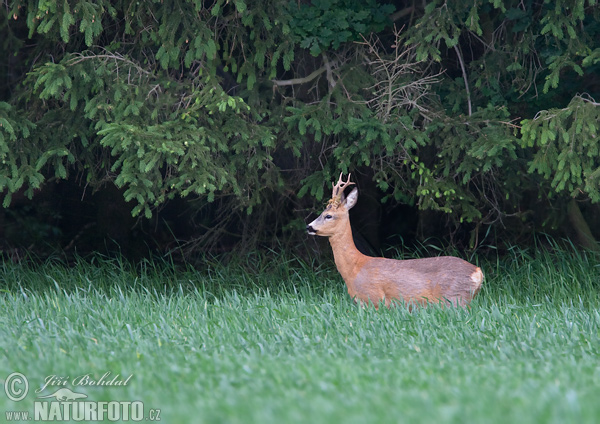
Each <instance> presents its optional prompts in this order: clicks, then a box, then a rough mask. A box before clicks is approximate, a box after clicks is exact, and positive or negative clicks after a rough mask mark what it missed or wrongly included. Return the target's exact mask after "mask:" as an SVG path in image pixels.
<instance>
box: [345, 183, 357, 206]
mask: <svg viewBox="0 0 600 424" xmlns="http://www.w3.org/2000/svg"><path fill="white" fill-rule="evenodd" d="M357 200H358V189H357V188H356V187H354V189H353V190H352V191H351V192H350V194H349V195H348V196H346V198H345V199H344V206H345V207H346V210H350V209H352V207H353V206H354V205H356V201H357Z"/></svg>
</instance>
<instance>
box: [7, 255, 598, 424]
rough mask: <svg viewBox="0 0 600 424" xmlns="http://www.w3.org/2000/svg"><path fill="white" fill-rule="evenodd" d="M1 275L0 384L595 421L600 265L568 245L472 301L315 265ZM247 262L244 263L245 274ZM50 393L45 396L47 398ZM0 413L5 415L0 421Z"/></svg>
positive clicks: (234, 408) (334, 413)
mask: <svg viewBox="0 0 600 424" xmlns="http://www.w3.org/2000/svg"><path fill="white" fill-rule="evenodd" d="M247 261H250V265H251V266H247V265H248V263H246V266H244V267H242V266H234V265H231V266H229V267H225V266H222V265H220V264H218V263H213V264H209V265H207V267H206V268H205V269H200V270H193V269H189V268H177V267H174V266H172V265H171V264H168V263H160V262H150V261H148V262H143V263H142V264H140V265H139V266H136V267H134V266H131V265H129V264H127V263H125V262H122V261H119V260H115V259H106V258H105V259H96V260H94V261H91V262H90V261H79V262H78V263H76V264H75V265H74V266H73V267H65V266H63V265H62V264H60V263H53V262H48V263H45V264H42V265H28V266H22V265H13V264H9V263H4V264H3V265H2V268H1V269H0V274H1V275H0V278H1V279H2V281H3V289H2V292H1V295H0V355H1V356H2V360H1V361H0V379H3V378H5V377H6V376H7V375H8V374H10V373H12V372H15V371H19V372H21V373H23V374H25V375H26V376H27V377H28V379H29V381H30V385H31V389H30V393H29V395H28V396H27V398H26V399H24V400H22V401H20V402H12V401H10V400H8V399H7V398H6V397H4V396H2V393H1V392H0V399H1V400H0V414H1V415H0V416H1V417H2V418H4V415H3V414H4V412H5V411H12V410H32V405H33V403H34V401H35V399H36V396H38V395H39V394H36V393H35V392H34V391H33V390H34V388H36V387H37V388H39V386H40V385H41V384H42V382H43V381H44V378H46V377H47V376H49V375H57V376H69V377H70V378H71V379H72V378H74V377H75V376H78V375H83V374H86V373H89V374H91V375H93V376H96V377H98V376H101V375H102V374H103V373H105V372H107V371H108V372H111V373H112V375H116V374H117V373H118V374H120V375H122V376H129V375H131V374H133V377H132V378H131V380H130V382H129V384H128V385H127V386H124V387H74V386H72V385H68V387H69V388H71V389H72V390H74V391H79V392H84V393H86V394H87V395H88V400H94V401H95V400H117V401H131V400H141V401H143V402H144V405H145V406H146V408H159V409H161V411H162V415H161V416H162V421H163V422H168V423H180V422H207V423H209V422H210V423H212V422H228V423H229V422H233V423H235V422H239V423H248V422H261V423H263V422H266V423H269V422H277V423H280V422H286V423H291V422H298V423H299V422H302V423H304V422H317V423H319V422H323V423H329V422H342V421H343V422H424V423H425V422H442V423H454V422H456V423H466V422H489V423H494V422H502V423H505V422H519V423H528V422H529V423H533V422H539V423H548V422H552V423H554V422H555V423H566V422H577V423H593V422H596V421H597V417H599V416H600V404H599V403H598V402H597V397H598V394H599V393H600V392H599V390H600V389H599V387H600V360H599V359H600V357H599V354H600V314H599V306H600V299H599V298H598V290H599V288H600V287H599V286H600V278H599V276H600V272H599V271H600V267H599V265H598V258H597V257H594V256H591V255H590V254H588V253H582V252H577V251H569V250H554V251H541V250H540V251H535V252H532V251H528V250H523V249H517V248H515V249H513V250H512V251H511V252H510V254H509V256H508V257H506V258H504V259H501V260H500V259H499V260H495V261H483V262H482V263H480V265H481V266H482V268H483V269H484V272H485V274H486V280H485V283H484V288H483V289H482V292H481V293H480V295H479V296H478V297H477V298H476V299H475V300H474V301H473V303H472V305H471V307H470V308H469V309H452V308H445V309H443V308H439V307H436V306H433V307H429V308H420V309H417V310H414V311H413V312H412V313H411V312H409V311H408V310H407V309H405V308H403V307H397V308H393V309H385V308H382V309H380V310H378V311H377V310H375V309H374V308H361V307H357V306H356V305H354V303H353V302H352V300H351V299H349V297H348V295H347V293H346V291H345V287H344V285H343V282H342V280H341V278H340V277H339V276H338V274H337V272H336V271H335V269H334V268H332V267H331V266H328V265H322V266H320V267H315V266H313V265H307V264H304V263H302V262H300V261H298V260H294V259H285V258H282V259H280V260H278V261H266V260H263V259H261V258H260V257H251V258H249V259H247ZM252 269H254V271H252ZM52 392H53V390H51V389H50V388H48V389H46V390H45V391H44V394H45V393H52ZM0 420H1V419H0Z"/></svg>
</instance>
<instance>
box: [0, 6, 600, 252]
mask: <svg viewBox="0 0 600 424" xmlns="http://www.w3.org/2000/svg"><path fill="white" fill-rule="evenodd" d="M3 6H4V7H3V8H2V12H0V13H2V23H1V24H0V25H1V26H0V38H1V39H2V40H4V41H2V43H3V44H2V48H3V50H4V51H5V52H6V53H7V54H5V56H6V57H9V58H11V59H10V60H9V62H8V63H7V67H6V68H4V70H3V71H2V72H3V78H2V79H3V81H5V83H4V85H3V86H2V88H1V90H0V92H1V93H2V99H1V100H3V102H2V103H0V157H1V159H2V163H1V164H0V190H3V192H4V193H5V198H4V204H5V206H10V204H11V194H14V193H21V192H23V191H24V192H25V193H26V194H27V195H28V196H32V195H34V193H35V192H36V191H37V190H43V188H44V187H46V186H47V185H48V182H49V181H57V180H70V181H73V180H77V181H81V182H82V186H83V187H84V189H83V191H84V192H85V190H86V189H85V187H88V186H89V187H92V188H94V189H100V188H101V187H103V186H106V185H107V184H108V185H116V186H117V187H118V188H120V189H121V191H122V195H123V197H124V199H125V200H126V201H128V202H130V204H131V213H132V214H133V215H135V216H138V215H139V216H144V217H150V216H152V215H153V214H154V215H156V211H157V210H158V208H160V207H162V205H165V204H169V202H172V201H174V200H175V199H178V198H186V199H190V200H191V201H192V203H191V205H192V206H191V207H192V209H193V210H194V211H193V213H194V214H196V216H197V217H198V218H197V219H196V221H195V222H196V224H198V225H195V226H194V228H193V229H192V231H191V234H190V235H189V237H190V239H197V240H199V244H197V243H192V246H195V247H196V246H203V248H207V247H210V246H213V247H214V246H215V245H216V244H218V243H219V241H221V240H223V237H224V236H225V235H226V234H232V233H235V237H233V238H234V239H235V240H236V243H237V244H238V245H239V246H244V247H246V248H252V247H254V246H257V245H258V244H260V243H262V242H268V241H270V240H273V239H279V240H281V239H282V238H287V237H288V236H289V235H290V234H292V233H293V232H294V231H296V230H299V229H301V228H302V227H303V225H302V224H301V220H302V219H303V218H304V216H299V215H298V214H297V213H294V210H295V209H296V210H298V209H300V210H303V209H305V208H311V207H312V206H314V200H312V198H316V199H317V201H319V200H320V199H322V198H323V197H324V190H325V188H326V187H328V185H329V182H330V181H332V180H333V179H335V178H337V174H338V173H339V171H340V170H342V171H344V172H350V171H352V172H355V173H357V174H358V177H359V179H361V180H362V181H363V182H364V184H363V186H365V185H366V182H367V181H373V182H374V184H375V187H376V189H374V190H376V191H373V193H371V194H372V196H374V197H376V198H378V199H380V200H382V201H383V202H387V204H388V206H387V207H388V208H394V207H396V205H400V204H408V205H413V206H416V207H418V208H419V209H420V210H433V211H435V214H436V215H435V218H434V220H435V221H439V220H440V219H439V218H440V217H441V216H444V217H446V223H447V224H448V225H447V229H446V230H444V231H446V232H447V233H449V234H456V235H457V237H458V234H461V231H459V230H466V231H467V233H468V237H466V241H467V242H469V243H470V245H471V246H475V245H476V244H477V243H478V242H479V240H480V238H481V237H483V236H485V235H486V234H491V233H490V231H489V230H490V228H491V227H493V228H495V229H497V230H499V231H500V233H502V231H506V232H508V233H511V231H512V227H518V228H519V229H518V231H519V232H523V231H524V232H525V233H526V234H531V230H532V227H530V226H529V224H528V222H529V221H530V220H531V218H530V217H531V216H535V219H534V222H535V223H536V224H535V225H536V226H537V225H538V224H537V223H539V222H546V221H548V220H549V215H551V214H552V212H551V211H550V210H549V209H548V208H546V209H544V208H542V207H539V206H538V204H543V203H545V202H554V201H555V200H556V199H562V200H561V201H562V202H564V204H565V205H567V204H569V200H570V199H571V198H573V197H574V196H575V195H576V194H577V195H578V196H579V197H578V198H579V199H585V200H586V201H588V202H598V198H599V195H598V172H599V171H598V169H599V166H598V162H599V160H598V152H597V149H596V147H595V146H596V144H595V143H594V142H593V140H594V138H593V137H595V127H594V125H593V122H594V121H593V120H594V119H596V118H597V110H598V109H597V105H596V102H595V100H593V99H592V97H591V96H593V95H594V92H593V89H591V90H590V87H592V88H593V87H595V86H596V84H597V83H598V73H597V66H598V57H600V56H599V55H600V53H598V52H599V51H600V45H598V43H599V40H600V37H598V36H597V35H598V34H597V32H598V28H600V26H599V25H598V22H599V19H598V18H599V16H598V7H597V6H596V3H595V1H583V0H567V1H561V2H555V3H552V4H550V3H531V2H525V3H523V2H517V1H509V0H507V1H497V0H493V1H486V0H481V1H477V2H475V3H473V4H472V5H470V6H469V7H464V4H463V3H459V2H456V3H452V2H447V1H444V2H442V1H431V2H429V3H426V4H422V3H418V4H417V3H413V2H404V1H397V2H395V3H394V4H387V3H385V2H377V1H375V0H369V1H362V2H360V1H354V0H313V1H310V2H308V1H307V2H296V1H287V0H285V1H284V0H281V1H278V2H267V1H260V0H258V1H253V2H244V1H242V0H237V1H233V2H229V1H225V0H217V1H215V2H212V3H210V2H202V1H199V0H179V1H166V0H165V1H160V2H159V1H146V2H130V1H125V0H121V1H117V2H109V1H107V0H103V1H94V2H89V1H68V2H59V3H55V2H34V1H31V0H27V1H25V0H22V1H4V2H3ZM575 93H582V94H580V95H577V96H576V95H575ZM583 93H588V94H583ZM544 111H546V112H544ZM565 134H566V135H565ZM576 152H577V153H576ZM583 155H585V156H583ZM532 193H535V194H536V195H533V196H532ZM307 194H310V195H311V198H310V199H309V198H308V197H307V196H306V195H307ZM575 205H577V204H576V203H575ZM572 208H573V206H571V209H572ZM531 211H535V213H531ZM420 218H421V228H425V227H427V225H429V224H430V223H432V222H433V221H432V220H427V216H426V215H420ZM507 220H509V222H510V225H509V224H506V222H507ZM198 221H201V222H200V223H199V222H198ZM556 222H560V221H559V220H558V221H556ZM572 222H574V221H572ZM523 223H525V224H523ZM503 225H504V228H505V229H504V230H503ZM580 228H581V227H580ZM590 234H591V230H590V231H588V236H589V235H590ZM461 237H462V238H463V239H464V236H461ZM459 238H460V237H459ZM508 238H509V239H510V240H511V241H515V240H516V239H515V234H514V233H512V234H511V236H510V237H508ZM456 240H458V238H457V239H456ZM490 242H492V243H495V242H496V241H494V240H491V241H490Z"/></svg>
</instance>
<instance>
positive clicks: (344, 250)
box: [306, 174, 483, 308]
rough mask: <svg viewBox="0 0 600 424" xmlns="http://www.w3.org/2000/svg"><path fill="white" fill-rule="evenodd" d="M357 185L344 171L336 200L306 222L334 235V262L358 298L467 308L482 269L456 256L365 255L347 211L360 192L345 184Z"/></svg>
mask: <svg viewBox="0 0 600 424" xmlns="http://www.w3.org/2000/svg"><path fill="white" fill-rule="evenodd" d="M351 184H354V183H351V182H350V175H348V180H347V181H345V182H344V181H343V180H342V175H341V174H340V179H339V181H338V183H337V184H334V185H333V194H332V196H331V200H330V201H329V203H328V204H327V207H326V208H325V210H324V211H323V213H322V214H321V215H320V216H319V217H318V218H317V219H315V220H314V221H313V222H311V223H310V224H308V225H307V226H306V230H307V231H308V234H310V235H317V236H324V237H329V243H330V244H331V248H332V249H333V256H334V259H335V265H336V267H337V269H338V271H339V273H340V274H341V275H342V278H343V279H344V281H345V282H346V286H348V294H350V296H351V297H353V298H354V299H355V300H356V301H361V302H362V303H367V304H368V303H369V302H371V303H373V305H375V307H376V308H377V307H378V305H379V302H380V301H384V302H385V305H386V306H388V307H389V306H390V304H391V302H392V300H393V299H399V300H403V301H404V302H406V303H407V304H409V306H410V305H411V304H413V303H418V304H423V305H424V304H427V303H428V302H435V303H438V302H440V301H444V302H448V303H450V304H452V305H454V306H458V305H460V306H463V307H464V306H466V305H467V304H468V303H469V302H470V301H471V299H473V296H474V295H475V294H477V292H478V291H479V289H480V288H481V283H482V281H483V273H482V272H481V269H480V268H479V267H476V266H475V265H472V264H470V263H469V262H467V261H464V260H462V259H460V258H456V257H453V256H442V257H434V258H424V259H409V260H396V259H386V258H373V257H370V256H366V255H363V254H362V253H360V252H359V251H358V249H357V248H356V246H355V245H354V240H353V238H352V230H351V228H350V218H349V215H348V211H349V210H350V209H351V208H352V207H353V206H354V205H355V204H356V200H357V199H358V190H357V189H356V188H354V189H353V190H352V192H351V193H350V194H349V195H348V196H347V197H346V196H345V195H344V188H346V187H347V186H348V185H351Z"/></svg>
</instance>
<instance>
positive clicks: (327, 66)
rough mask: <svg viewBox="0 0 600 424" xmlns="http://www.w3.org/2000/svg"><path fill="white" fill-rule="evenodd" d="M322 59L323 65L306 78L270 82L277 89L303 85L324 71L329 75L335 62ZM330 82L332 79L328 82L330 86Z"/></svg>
mask: <svg viewBox="0 0 600 424" xmlns="http://www.w3.org/2000/svg"><path fill="white" fill-rule="evenodd" d="M323 59H324V60H325V65H324V66H322V67H320V68H319V69H317V70H316V71H313V72H311V73H310V74H309V75H308V76H305V77H302V78H292V79H289V80H271V82H272V83H273V84H275V85H277V86H279V87H283V86H286V85H298V84H305V83H307V82H311V81H312V80H314V79H315V78H316V77H318V76H319V75H321V74H322V73H323V72H325V71H327V73H328V74H329V72H330V71H331V69H332V68H333V67H334V66H335V65H337V61H333V62H329V61H327V59H326V58H325V57H324V58H323ZM327 80H328V81H329V76H328V77H327ZM332 81H333V79H332V80H331V81H330V84H331V82H332ZM333 85H334V86H335V81H333Z"/></svg>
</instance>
